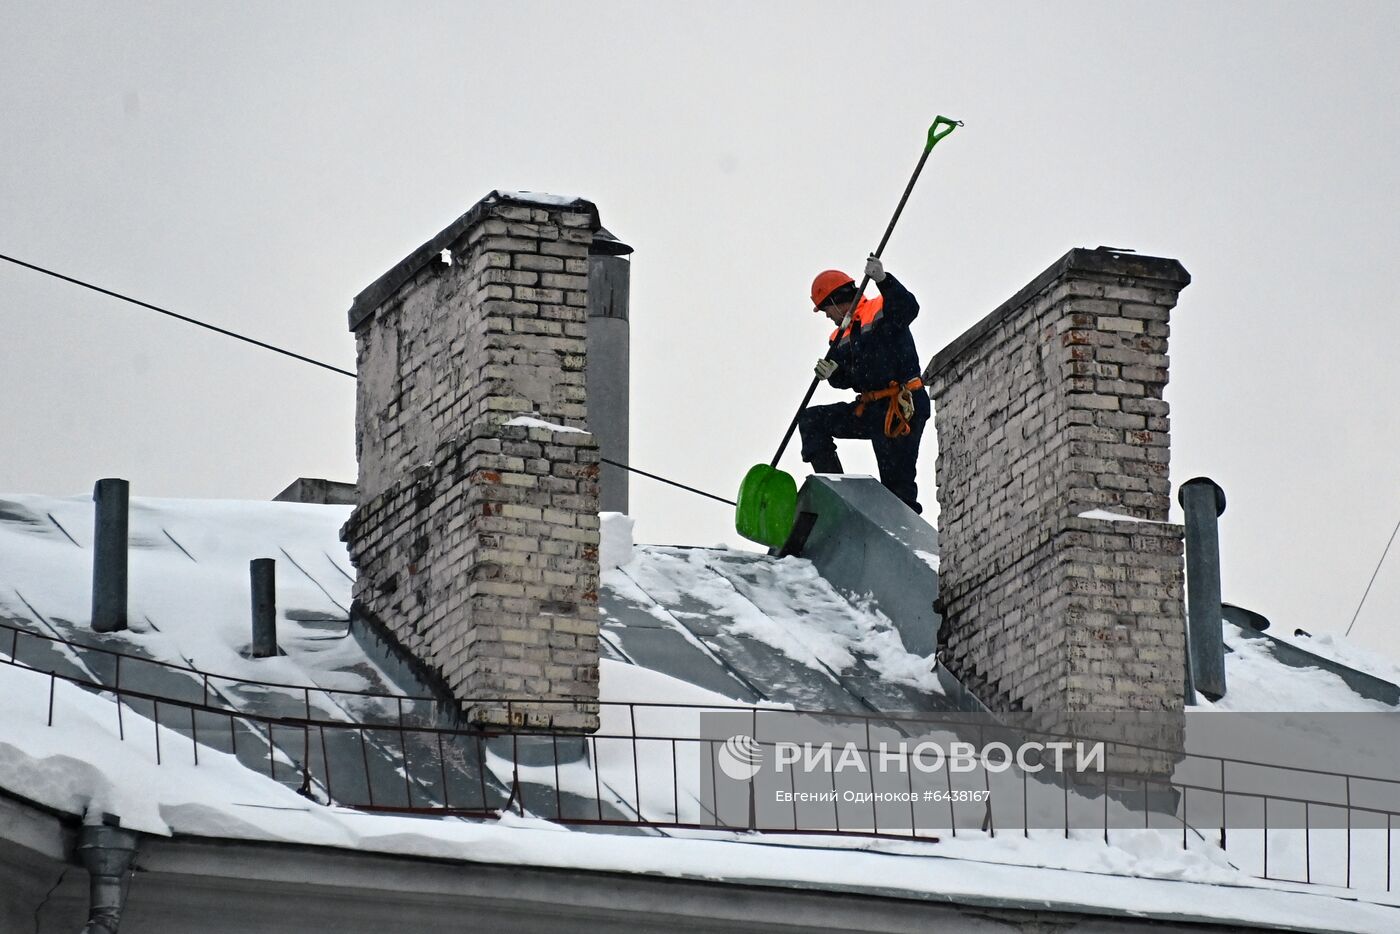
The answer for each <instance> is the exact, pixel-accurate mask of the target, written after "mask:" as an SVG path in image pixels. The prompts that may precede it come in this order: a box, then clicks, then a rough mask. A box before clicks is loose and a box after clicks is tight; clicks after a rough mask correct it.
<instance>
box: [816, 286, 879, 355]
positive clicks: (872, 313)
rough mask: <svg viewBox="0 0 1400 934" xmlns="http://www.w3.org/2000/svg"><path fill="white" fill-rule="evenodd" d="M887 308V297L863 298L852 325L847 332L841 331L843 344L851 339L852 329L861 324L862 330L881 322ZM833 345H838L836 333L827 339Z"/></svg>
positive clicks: (852, 318)
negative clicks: (882, 314)
mask: <svg viewBox="0 0 1400 934" xmlns="http://www.w3.org/2000/svg"><path fill="white" fill-rule="evenodd" d="M884 308H885V296H883V295H877V296H876V297H874V298H862V299H861V300H860V304H858V305H856V313H855V314H854V315H852V316H851V323H850V324H849V325H848V326H847V327H846V330H844V331H841V343H843V344H844V343H845V342H846V341H848V340H850V339H851V328H853V327H855V326H856V325H857V324H859V325H860V326H861V327H862V328H868V327H870V326H871V325H872V324H874V323H875V322H876V321H879V320H880V315H881V313H882V312H883V311H884ZM827 340H828V341H830V342H831V343H836V331H832V332H831V336H830V337H829V338H827Z"/></svg>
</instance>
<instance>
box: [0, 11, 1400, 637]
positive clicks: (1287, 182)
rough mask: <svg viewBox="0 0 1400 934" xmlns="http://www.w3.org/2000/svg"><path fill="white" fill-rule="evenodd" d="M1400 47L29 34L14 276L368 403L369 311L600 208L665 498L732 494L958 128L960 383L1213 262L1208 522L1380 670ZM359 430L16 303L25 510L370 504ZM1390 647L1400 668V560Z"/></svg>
mask: <svg viewBox="0 0 1400 934" xmlns="http://www.w3.org/2000/svg"><path fill="white" fill-rule="evenodd" d="M1398 27H1400V4H1394V3H1321V2H1309V3H1263V2H1256V3H1221V2H1210V3H1128V2H1121V3H1054V4H1032V3H1012V4H984V3H928V2H919V3H878V4H856V3H851V2H844V3H767V4H753V3H686V4H681V3H668V2H649V3H567V4H566V3H509V4H507V3H467V2H459V3H441V4H433V3H396V4H383V3H374V4H371V3H335V4H329V3H326V4H321V3H304V2H297V3H266V4H254V3H242V4H210V3H140V4H134V3H120V2H119V3H108V4H98V3H81V4H76V3H56V2H51V0H45V2H42V3H32V2H13V3H9V4H7V5H6V14H5V28H4V30H3V33H0V253H8V254H11V255H15V256H18V257H21V258H24V259H26V260H28V261H31V262H34V263H37V264H40V265H45V266H50V267H54V268H57V269H60V270H63V271H65V272H67V273H69V274H71V275H74V276H77V277H81V278H85V279H89V280H92V281H94V282H97V283H100V284H102V285H105V286H107V287H109V288H112V289H115V290H118V291H125V292H128V293H130V294H133V295H136V296H138V297H141V298H143V299H145V300H147V301H150V302H154V303H156V304H160V305H164V306H166V307H169V308H172V309H175V310H177V311H181V312H183V313H186V314H190V315H193V316H196V317H202V318H206V319H208V320H211V321H213V322H216V323H218V324H220V325H222V326H225V327H228V328H231V329H234V330H239V331H243V332H246V333H249V334H251V335H254V336H256V337H259V338H261V339H263V340H267V341H269V342H273V343H278V344H282V345H284V346H287V347H290V348H292V349H295V350H297V351H298V352H301V353H304V354H307V355H310V356H313V357H317V358H320V359H324V360H326V361H328V362H331V363H335V364H337V365H339V366H343V367H346V368H353V364H354V342H353V339H352V336H351V334H350V333H349V332H348V331H347V330H346V319H345V311H346V309H347V308H348V306H349V304H350V299H351V298H352V297H353V296H354V294H355V293H356V292H358V291H359V290H360V289H361V288H363V287H364V286H365V285H367V284H368V283H369V282H370V281H372V280H373V279H374V278H375V277H376V276H378V275H379V274H380V273H381V272H383V271H384V270H386V269H387V268H388V267H389V266H391V265H392V264H393V263H395V262H396V261H398V260H399V259H400V258H401V257H403V256H404V255H405V254H406V253H408V252H409V251H410V250H412V249H413V248H414V247H416V246H417V245H418V244H419V243H421V242H422V241H424V240H426V239H427V238H428V237H429V236H431V235H432V234H434V233H436V232H437V231H438V230H439V229H440V228H442V227H443V226H444V225H445V224H447V223H448V222H449V221H451V220H452V219H453V218H455V217H456V216H457V215H458V214H460V213H461V212H462V211H464V210H465V209H466V208H467V207H469V206H470V205H471V204H473V203H474V202H475V201H477V200H478V199H479V198H480V197H482V196H483V195H485V194H486V193H487V192H489V191H491V190H492V189H494V188H503V189H530V190H535V191H549V192H555V193H561V194H576V195H580V196H583V197H586V198H589V199H591V200H592V201H594V202H595V203H596V204H597V205H598V206H599V209H600V211H601V213H602V218H603V222H604V223H605V224H606V225H607V226H608V227H609V228H610V229H611V230H613V231H614V232H615V233H616V234H617V235H618V236H619V237H620V238H622V239H623V240H625V241H627V242H628V243H630V244H632V245H633V246H634V247H635V248H636V253H635V256H634V265H633V294H632V342H633V343H632V347H633V373H632V392H633V398H632V432H633V434H632V462H633V463H634V464H636V465H637V466H640V467H643V468H646V469H649V470H652V471H655V472H658V473H661V474H663V475H667V476H671V477H674V478H676V479H678V480H682V481H686V482H690V483H693V484H695V485H698V486H701V487H703V488H706V489H710V490H713V491H715V492H717V493H720V494H722V495H726V496H732V495H733V493H734V491H735V489H736V488H737V485H738V483H739V480H740V479H741V478H742V476H743V474H744V471H745V470H746V469H747V468H748V467H749V466H750V465H751V464H752V463H755V462H759V461H767V460H768V459H769V458H770V457H771V456H772V452H773V450H774V448H775V447H776V445H777V442H778V440H779V438H780V437H781V434H782V431H783V429H784V428H785V427H786V425H787V422H788V420H789V419H790V418H791V416H792V414H793V411H794V410H795V408H796V405H797V402H798V401H799V399H800V398H801V394H802V392H803V390H804V389H805V387H806V385H807V381H808V379H809V377H810V367H811V362H812V360H813V359H815V358H816V357H817V356H819V355H820V354H821V352H822V350H823V346H824V345H823V341H824V337H825V334H826V332H827V330H828V329H829V326H824V325H823V322H822V321H819V320H817V319H816V318H815V316H813V315H812V314H811V313H810V304H809V303H808V301H807V297H806V296H807V289H808V284H809V282H810V280H811V277H812V275H813V274H814V273H815V272H816V271H818V270H820V269H823V268H826V267H829V266H845V267H847V268H850V269H853V270H855V271H857V272H858V271H859V270H858V264H859V263H860V262H861V260H862V258H863V257H864V256H865V255H866V253H868V252H869V251H870V250H871V249H873V247H874V246H875V244H876V243H877V242H878V240H879V237H880V234H881V232H882V231H883V229H884V225H885V224H886V222H887V221H888V218H889V215H890V213H891V211H892V210H893V208H894V205H895V203H896V201H897V200H898V196H899V193H900V191H901V190H902V188H903V185H904V183H905V181H906V180H907V178H908V175H909V172H910V171H911V170H912V168H913V166H914V163H915V162H916V161H917V159H918V156H919V153H920V151H921V147H922V144H923V139H924V135H925V133H926V131H927V127H928V125H929V123H930V121H931V120H932V118H933V116H934V115H935V114H938V113H944V114H948V115H950V116H954V117H957V118H960V119H962V120H965V121H966V123H967V126H966V128H964V129H962V130H959V131H958V132H957V133H956V134H954V135H953V136H952V137H950V138H949V139H948V140H947V141H945V142H944V143H942V144H940V146H939V147H938V149H937V150H936V151H935V153H934V155H933V157H932V158H931V160H930V162H929V165H928V167H927V168H926V170H925V174H924V176H923V178H922V180H921V181H920V184H919V188H918V189H917V190H916V191H915V193H914V196H913V198H912V200H911V202H910V205H909V207H908V209H907V210H906V212H905V215H904V219H903V220H902V221H901V226H900V228H899V229H898V230H897V231H896V232H895V235H894V238H893V240H892V241H891V243H890V245H889V247H888V248H887V250H886V253H885V258H886V261H887V265H888V267H889V269H890V270H891V271H892V272H895V273H896V274H897V275H899V276H900V278H901V279H902V280H903V281H905V282H906V283H907V284H908V285H909V287H910V288H911V289H912V290H913V291H914V292H915V294H916V295H917V296H918V297H919V298H920V300H921V303H922V307H923V312H922V314H921V316H920V318H919V320H918V322H917V323H916V325H915V335H916V337H917V339H918V341H919V346H920V352H921V354H922V356H923V357H924V358H925V359H927V358H929V357H930V356H932V355H933V353H934V352H935V351H936V350H938V349H939V348H940V347H942V346H943V345H944V344H945V343H947V342H948V341H950V340H952V339H953V338H954V337H956V336H957V335H958V334H960V333H961V332H962V331H963V330H964V329H965V328H967V327H968V326H969V325H971V324H972V323H973V322H974V321H976V320H977V319H978V318H980V317H982V316H983V315H984V314H986V313H987V312H988V311H990V310H991V309H992V308H994V307H995V306H996V305H997V304H999V303H1000V302H1001V301H1003V300H1004V299H1005V298H1007V297H1009V296H1010V295H1011V294H1012V293H1013V292H1015V291H1016V290H1017V289H1018V288H1019V287H1020V286H1021V285H1023V284H1025V283H1026V282H1027V281H1028V280H1029V279H1030V278H1031V277H1033V276H1034V275H1035V274H1036V273H1038V272H1040V271H1041V270H1042V269H1043V268H1045V267H1046V266H1047V265H1049V264H1050V263H1051V262H1052V261H1054V260H1055V259H1056V258H1058V257H1059V256H1060V255H1061V254H1062V253H1064V252H1065V251H1066V250H1067V249H1069V248H1071V247H1075V246H1086V247H1093V246H1097V245H1099V244H1107V245H1112V246H1116V247H1128V248H1134V249H1137V250H1138V251H1140V252H1144V253H1152V254H1156V255H1162V256H1171V257H1176V258H1178V259H1180V260H1181V261H1182V262H1183V263H1184V264H1185V265H1186V267H1187V268H1188V269H1189V270H1190V272H1191V274H1192V276H1193V277H1194V282H1193V284H1192V285H1191V286H1189V287H1188V288H1187V289H1186V291H1185V292H1184V293H1183V294H1182V297H1181V303H1180V305H1179V306H1178V307H1177V310H1176V313H1175V317H1174V319H1173V328H1172V338H1171V357H1172V364H1173V365H1172V382H1171V385H1170V386H1169V387H1168V391H1167V398H1168V400H1169V401H1170V402H1171V405H1172V427H1173V452H1172V480H1173V483H1174V484H1179V483H1181V482H1182V481H1184V480H1186V479H1189V478H1190V477H1193V476H1196V475H1201V474H1205V475H1209V476H1211V477H1213V478H1215V479H1216V480H1217V481H1218V482H1219V483H1220V484H1221V485H1222V486H1223V487H1224V488H1225V490H1226V492H1227V494H1228V496H1229V509H1228V511H1227V512H1226V514H1225V516H1224V517H1223V519H1222V527H1221V538H1222V551H1223V555H1224V581H1225V595H1226V599H1227V600H1230V601H1232V602H1236V603H1241V604H1243V605H1245V606H1249V607H1251V608H1254V609H1257V610H1259V611H1261V612H1263V613H1265V614H1266V615H1268V616H1270V617H1272V618H1273V619H1274V621H1275V624H1276V625H1279V626H1281V627H1286V628H1287V629H1288V630H1289V631H1291V630H1292V629H1293V628H1294V627H1295V626H1304V627H1306V628H1309V629H1312V630H1314V631H1318V632H1323V631H1333V630H1335V631H1340V630H1341V629H1342V628H1345V625H1346V623H1347V621H1348V620H1349V619H1350V617H1351V614H1352V611H1353V610H1354V608H1355V606H1356V602H1357V600H1358V599H1359V598H1360V596H1361V592H1362V590H1363V589H1364V587H1365V585H1366V581H1367V579H1368V578H1369V576H1370V574H1371V571H1372V569H1373V567H1374V565H1375V562H1376V560H1377V558H1378V557H1379V555H1380V552H1381V549H1382V547H1383V546H1384V544H1385V542H1386V539H1387V537H1388V536H1389V535H1390V532H1391V529H1392V528H1393V527H1394V524H1395V522H1396V520H1397V518H1400V460H1398V459H1397V451H1400V437H1398V436H1400V418H1398V417H1397V416H1400V370H1397V367H1396V366H1395V365H1394V361H1395V360H1396V356H1397V351H1398V350H1400V328H1398V327H1397V321H1396V301H1395V297H1394V288H1395V283H1394V281H1393V280H1394V276H1393V273H1392V269H1393V267H1394V262H1393V254H1394V251H1395V250H1396V248H1397V245H1400V163H1398V162H1397V158H1396V144H1397V135H1398V134H1397V130H1398V129H1400V111H1397V106H1396V101H1397V100H1400V64H1397V62H1400V57H1397V55H1396V54H1395V49H1394V43H1395V39H1396V37H1397V36H1398V35H1400V28H1398ZM353 390H354V385H353V382H352V381H351V380H350V379H348V378H346V377H344V376H338V375H336V374H333V373H329V372H326V371H323V370H318V369H315V368H312V367H309V366H306V365H304V364H299V363H295V362H293V361H290V360H288V359H285V358H279V357H276V356H273V355H271V354H268V353H266V352H265V351H260V350H257V349H254V348H251V347H247V346H245V345H239V344H236V343H233V342H230V341H228V340H227V339H224V338H220V337H217V336H215V335H213V334H210V333H208V332H205V331H200V330H196V329H193V328H190V327H189V326H187V325H183V324H180V323H178V322H173V321H170V320H168V319H164V318H160V317H159V316H156V315H153V314H152V313H150V312H146V311H141V310H139V309H135V308H133V307H131V306H127V305H123V304H120V303H118V302H115V301H113V300H111V299H107V298H103V297H101V296H98V295H94V294H92V293H87V292H84V291H81V290H79V289H76V288H74V287H72V286H69V285H65V284H63V283H59V282H56V281H53V280H48V279H45V278H43V277H41V276H39V275H37V274H35V273H32V272H28V271H25V270H22V269H18V268H15V267H13V266H10V265H8V264H0V432H3V438H4V440H3V443H0V490H3V491H6V492H40V493H56V494H75V493H83V494H86V493H88V492H89V491H90V490H91V485H92V482H93V480H94V479H96V478H98V477H103V476H123V477H127V478H129V479H130V480H131V481H132V488H133V493H134V494H136V495H145V496H179V497H230V498H255V499H266V498H269V497H271V496H272V495H274V494H275V493H276V492H277V491H278V490H280V489H281V488H282V487H283V486H284V485H285V484H286V483H288V482H289V481H290V480H292V479H293V478H295V477H297V476H323V477H331V478H337V479H347V480H348V479H352V478H353V477H354V475H355V461H354V435H353V419H354V391H353ZM836 398H838V395H837V394H836V393H835V391H834V390H829V389H825V388H824V389H823V390H822V392H821V393H819V395H818V399H817V401H819V402H820V401H823V400H827V401H831V400H834V399H836ZM936 453H937V451H936V439H935V438H934V437H933V433H932V432H931V431H930V432H929V435H928V437H926V439H925V442H924V450H923V454H922V457H921V461H920V463H921V480H922V488H923V499H924V501H925V503H927V504H928V505H929V507H930V508H929V513H930V514H932V513H933V511H934V510H933V508H932V507H933V506H934V500H935V494H934V489H933V479H934V476H933V474H934V460H935V456H936ZM843 456H844V457H845V460H846V465H847V469H848V470H851V471H853V472H855V471H866V472H873V469H874V464H873V458H871V457H870V456H869V455H868V453H865V452H864V451H862V452H860V453H856V449H855V447H854V446H853V445H852V444H851V443H848V445H847V447H846V448H845V449H844V450H843ZM784 466H786V467H787V468H788V469H790V470H794V471H796V470H798V469H799V468H800V466H801V465H800V463H799V461H798V460H797V452H796V445H795V444H794V445H793V449H792V450H791V451H790V453H789V454H788V455H787V457H786V459H785V462H784ZM632 503H633V508H632V512H633V513H634V515H636V516H637V519H638V522H637V531H638V536H639V538H641V539H642V540H645V541H652V542H686V543H703V544H711V543H715V542H719V541H730V542H733V543H736V544H737V543H738V541H739V540H738V539H737V538H736V537H735V536H734V534H733V532H732V517H731V515H730V514H729V511H728V510H727V508H726V507H723V506H721V505H719V504H716V503H713V502H711V501H708V500H703V499H700V498H697V497H693V496H690V495H688V494H685V493H680V492H676V491H672V490H670V489H669V488H665V487H660V486H658V485H656V484H653V483H651V482H650V481H646V480H643V479H638V480H636V481H634V485H633V491H632ZM1397 550H1400V549H1397ZM1354 635H1355V637H1356V638H1357V639H1358V640H1359V641H1361V642H1363V643H1366V644H1370V645H1373V646H1386V647H1387V649H1388V651H1389V652H1390V653H1391V654H1392V655H1393V656H1397V657H1400V554H1396V553H1393V554H1392V555H1391V556H1390V558H1389V559H1388V560H1387V562H1386V566H1385V567H1383V568H1382V569H1381V572H1380V576H1379V578H1378V580H1377V582H1376V586H1375V590H1374V591H1373V592H1372V594H1371V596H1370V599H1369V600H1368V602H1367V604H1366V608H1365V610H1364V611H1363V613H1362V616H1361V619H1360V621H1359V622H1358V624H1357V627H1356V631H1355V634H1354Z"/></svg>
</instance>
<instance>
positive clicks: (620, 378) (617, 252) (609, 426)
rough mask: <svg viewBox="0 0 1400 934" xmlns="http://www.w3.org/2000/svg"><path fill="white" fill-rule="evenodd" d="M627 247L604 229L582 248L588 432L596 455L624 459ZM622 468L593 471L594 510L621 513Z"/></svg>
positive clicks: (626, 438)
mask: <svg viewBox="0 0 1400 934" xmlns="http://www.w3.org/2000/svg"><path fill="white" fill-rule="evenodd" d="M631 252H632V248H631V247H630V246H628V245H627V244H625V243H623V242H621V241H620V240H618V239H617V238H616V237H614V236H613V235H612V234H610V233H608V231H607V230H606V229H604V228H599V229H598V231H597V232H596V233H594V235H593V243H592V244H591V245H590V246H589V248H588V366H587V372H586V374H585V377H586V380H585V383H586V385H585V391H586V393H587V404H588V430H589V431H591V432H592V433H593V437H594V438H595V439H596V440H597V442H598V453H599V454H600V455H602V456H603V457H605V458H607V459H608V460H612V461H617V462H618V463H620V464H626V463H628V459H627V458H628V456H629V454H630V451H629V446H630V445H629V425H628V422H629V419H630V404H629V396H630V392H631V376H630V368H631V346H630V344H631V336H630V328H631V324H630V323H629V321H628V315H629V310H630V309H629V306H630V304H631V289H632V263H631V261H630V260H629V259H628V258H627V257H628V255H629V254H630V253H631ZM627 494H628V490H627V471H625V470H622V469H621V468H618V467H613V466H611V465H609V464H603V465H602V471H601V472H600V473H599V475H598V508H599V509H601V510H603V511H604V512H627V506H628V495H627Z"/></svg>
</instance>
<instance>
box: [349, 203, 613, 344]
mask: <svg viewBox="0 0 1400 934" xmlns="http://www.w3.org/2000/svg"><path fill="white" fill-rule="evenodd" d="M502 204H505V205H520V206H523V207H534V208H553V209H554V210H570V211H574V212H576V213H579V214H587V215H588V216H589V229H591V230H594V231H597V230H598V229H600V228H601V227H602V222H601V221H600V220H599V219H598V208H597V206H596V205H594V203H593V202H592V201H589V200H587V199H585V198H578V197H575V196H573V195H551V194H546V193H544V192H535V191H500V190H499V189H498V190H495V191H492V192H491V193H490V194H488V195H487V196H486V197H484V198H482V199H481V200H480V201H478V202H477V203H476V204H474V205H472V206H471V208H470V209H469V210H468V211H467V212H466V213H465V214H463V215H462V216H461V217H459V218H457V219H456V220H455V221H453V222H452V223H450V224H448V225H447V226H446V227H444V228H443V229H442V230H440V231H438V232H437V235H436V236H434V237H433V238H432V239H431V240H429V241H427V242H426V243H424V244H423V245H422V246H420V247H418V248H417V249H416V250H414V251H413V252H412V253H409V254H408V255H407V256H405V257H404V258H403V259H401V260H399V261H398V262H397V263H395V264H394V265H393V267H392V268H390V269H389V271H388V272H386V273H384V274H383V275H382V276H380V277H379V278H378V279H375V280H374V282H372V283H370V285H369V287H368V288H366V289H365V290H364V291H362V292H360V294H359V295H356V296H355V299H354V301H353V302H351V304H350V312H349V319H350V330H352V331H354V330H356V329H358V328H359V326H360V325H362V324H364V323H365V321H367V320H368V319H369V318H370V316H371V315H373V314H374V310H375V309H376V308H378V307H379V306H380V305H381V304H382V303H383V302H384V300H385V299H387V298H388V297H389V296H391V295H393V294H394V293H395V292H396V291H398V289H399V287H400V286H402V285H403V284H404V283H405V282H407V281H408V280H409V279H411V278H413V276H414V275H416V274H417V272H418V271H419V270H420V269H422V268H423V267H424V266H426V265H428V264H429V263H431V262H433V261H434V260H436V259H437V258H438V257H439V256H440V255H441V254H442V251H443V250H444V249H446V248H447V247H449V246H450V245H451V244H453V243H455V242H456V241H457V239H458V238H459V237H461V236H462V234H464V233H466V231H467V229H468V228H470V227H471V226H472V225H473V224H475V223H476V222H477V221H479V220H481V218H482V217H483V216H485V215H486V214H487V213H488V212H489V211H490V210H491V209H492V208H494V207H496V206H497V205H502ZM629 252H630V249H629Z"/></svg>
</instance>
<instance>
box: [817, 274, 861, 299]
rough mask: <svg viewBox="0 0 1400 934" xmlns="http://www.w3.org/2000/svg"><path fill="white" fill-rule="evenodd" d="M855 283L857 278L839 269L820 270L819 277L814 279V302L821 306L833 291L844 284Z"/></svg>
mask: <svg viewBox="0 0 1400 934" xmlns="http://www.w3.org/2000/svg"><path fill="white" fill-rule="evenodd" d="M855 284H856V280H854V279H852V278H851V277H850V276H848V275H846V274H845V273H844V272H842V271H841V270H839V269H827V270H825V271H823V272H819V273H817V277H816V278H815V279H813V280H812V304H813V305H814V306H817V307H820V306H821V303H822V302H824V301H826V300H827V299H828V298H830V297H831V293H832V292H835V291H836V290H837V289H839V288H841V287H842V286H843V285H855Z"/></svg>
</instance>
